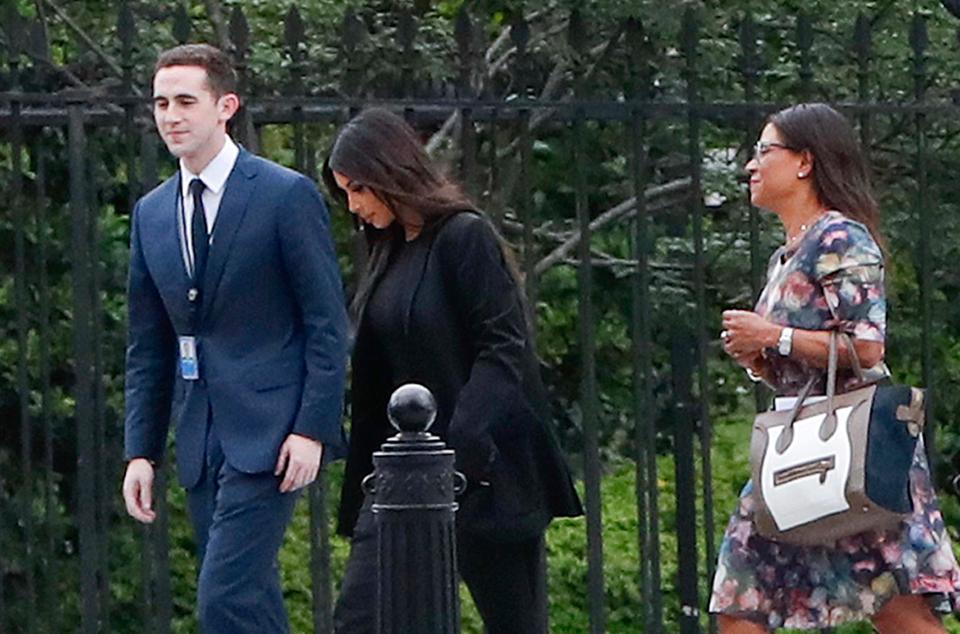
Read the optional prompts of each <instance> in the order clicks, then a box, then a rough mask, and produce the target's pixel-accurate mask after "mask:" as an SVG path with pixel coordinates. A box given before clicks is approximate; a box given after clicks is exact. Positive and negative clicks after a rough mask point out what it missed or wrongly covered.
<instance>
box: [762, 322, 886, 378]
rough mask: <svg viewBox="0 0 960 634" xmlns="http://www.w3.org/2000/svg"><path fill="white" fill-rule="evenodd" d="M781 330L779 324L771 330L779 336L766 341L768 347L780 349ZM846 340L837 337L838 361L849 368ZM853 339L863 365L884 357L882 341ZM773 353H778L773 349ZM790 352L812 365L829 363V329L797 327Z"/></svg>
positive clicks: (822, 366) (794, 357) (841, 365)
mask: <svg viewBox="0 0 960 634" xmlns="http://www.w3.org/2000/svg"><path fill="white" fill-rule="evenodd" d="M782 330H783V329H782V328H781V327H779V326H777V327H776V328H775V330H771V333H774V334H775V335H776V337H775V338H773V337H771V338H770V340H769V345H767V348H768V349H770V348H772V349H773V350H776V349H777V347H778V343H779V341H780V333H781V332H782ZM847 341H848V339H847V338H846V337H840V338H838V339H837V364H838V366H839V367H842V368H849V367H852V365H853V364H852V363H851V360H850V353H849V350H848V347H847ZM852 341H853V347H854V350H855V351H856V353H857V358H858V359H859V361H860V366H861V367H863V368H871V367H873V366H875V365H877V364H878V363H880V362H881V361H882V360H883V352H884V345H883V343H882V342H879V341H866V340H863V339H852ZM768 354H769V353H768ZM774 354H777V353H776V352H774ZM789 356H790V358H791V359H796V360H797V361H800V362H802V363H804V364H806V365H809V366H813V367H817V368H825V367H827V363H828V361H829V358H830V331H829V330H802V329H799V328H795V329H794V331H793V343H792V346H791V350H790V355H789Z"/></svg>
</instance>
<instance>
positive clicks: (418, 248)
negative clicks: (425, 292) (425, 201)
mask: <svg viewBox="0 0 960 634" xmlns="http://www.w3.org/2000/svg"><path fill="white" fill-rule="evenodd" d="M429 247H430V244H429V241H427V240H420V239H416V240H412V241H410V242H407V241H406V240H403V239H397V240H395V241H394V244H393V245H392V251H391V253H390V260H389V262H388V263H387V268H386V270H385V271H384V272H383V274H382V275H381V276H380V279H379V280H378V281H377V286H376V288H374V289H373V292H372V293H371V294H370V299H369V300H367V305H366V307H365V309H364V310H365V318H366V320H367V323H368V326H369V329H368V333H369V334H368V336H369V337H370V338H371V340H372V341H373V342H374V345H376V346H377V347H379V348H380V349H381V350H382V351H383V356H382V359H383V361H384V362H385V364H386V366H387V367H386V368H385V369H384V370H385V372H388V373H389V376H390V381H391V383H392V384H393V385H397V386H399V385H402V384H403V383H405V382H406V380H405V377H404V376H402V373H400V372H398V370H399V367H400V366H401V365H402V364H399V363H397V362H396V361H397V360H398V359H402V358H404V356H406V355H407V354H408V351H407V341H406V339H405V336H404V316H405V312H406V310H405V306H404V301H403V298H404V289H408V288H412V287H413V286H415V285H416V283H417V282H418V281H419V278H420V272H421V269H422V268H423V267H422V265H420V266H418V263H420V262H422V261H423V257H424V254H423V253H422V252H423V251H424V250H425V249H429Z"/></svg>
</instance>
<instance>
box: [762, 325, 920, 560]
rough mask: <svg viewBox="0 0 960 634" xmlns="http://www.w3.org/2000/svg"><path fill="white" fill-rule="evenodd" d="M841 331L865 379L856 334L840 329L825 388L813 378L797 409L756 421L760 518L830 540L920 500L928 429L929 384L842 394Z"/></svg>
mask: <svg viewBox="0 0 960 634" xmlns="http://www.w3.org/2000/svg"><path fill="white" fill-rule="evenodd" d="M839 337H846V341H845V343H846V345H847V349H848V350H850V352H851V365H852V366H853V369H854V372H855V374H856V376H857V377H858V378H861V379H862V377H863V372H862V370H861V368H860V364H859V361H858V360H857V358H856V352H855V350H854V347H853V342H852V340H851V339H850V337H849V335H847V334H838V333H836V332H832V333H831V336H830V356H829V361H828V367H827V381H826V398H825V399H820V400H818V401H817V402H813V403H811V402H810V401H811V398H810V397H809V392H810V391H811V388H812V386H813V384H814V380H815V379H813V378H812V379H811V380H810V381H809V382H808V383H807V384H806V386H805V387H804V389H803V390H802V391H801V393H800V395H799V396H798V397H797V399H796V401H795V404H794V406H793V407H792V408H791V409H785V410H782V411H772V412H764V413H762V414H759V415H758V416H757V417H756V419H755V421H754V426H753V433H752V438H751V446H750V461H751V466H752V471H753V487H754V495H755V500H756V504H755V516H754V521H755V524H756V526H757V530H758V531H759V533H760V534H761V535H763V536H764V537H766V538H768V539H772V540H775V541H781V542H786V543H794V544H805V545H831V544H834V543H835V542H836V541H837V540H838V539H841V538H843V537H847V536H849V535H854V534H857V533H861V532H863V531H866V530H883V529H889V528H896V527H897V526H898V525H899V524H900V522H901V521H902V520H903V518H904V517H905V516H906V515H907V514H909V513H910V512H912V510H913V503H912V500H911V497H910V467H911V465H912V463H913V455H914V451H915V450H916V444H917V439H918V438H919V436H920V433H921V432H922V430H923V422H924V391H923V390H921V389H918V388H914V387H910V386H906V385H889V384H883V383H874V384H870V385H864V386H862V387H857V388H856V389H854V390H851V391H848V392H845V393H842V394H837V393H836V386H837V343H838V342H837V340H838V338H839Z"/></svg>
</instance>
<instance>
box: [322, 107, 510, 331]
mask: <svg viewBox="0 0 960 634" xmlns="http://www.w3.org/2000/svg"><path fill="white" fill-rule="evenodd" d="M333 172H338V173H341V174H344V175H346V176H348V177H349V178H350V180H352V181H354V182H356V183H358V184H360V185H363V186H364V187H367V188H368V189H369V190H370V191H371V192H372V193H373V194H374V195H375V196H377V197H378V198H379V199H380V200H382V201H383V202H384V203H385V204H386V205H387V206H388V207H389V208H390V210H391V211H393V213H394V215H395V216H396V218H397V221H396V222H393V223H392V224H391V225H390V226H389V227H387V229H384V230H377V229H374V228H373V227H372V226H369V225H361V228H362V229H363V231H364V236H365V238H366V241H367V247H368V250H369V257H368V259H367V266H366V270H364V271H363V273H362V274H361V276H360V279H359V280H358V283H357V289H356V292H355V294H354V298H353V301H352V302H351V312H352V313H353V317H354V319H355V320H358V319H359V318H360V315H361V314H362V312H363V308H364V306H365V305H366V303H367V300H368V299H369V297H370V293H371V292H372V291H373V287H374V285H375V284H376V281H377V279H378V278H379V276H380V274H381V273H382V272H383V271H384V270H385V269H386V266H387V262H388V260H389V257H390V251H391V250H392V245H393V244H395V241H396V240H400V239H403V235H404V230H403V225H404V224H411V223H413V224H416V225H417V226H418V227H419V228H420V231H426V230H429V229H430V228H431V227H432V226H434V225H437V224H439V223H440V222H442V221H443V220H444V219H446V218H449V217H450V216H451V215H453V214H456V213H459V212H462V211H473V212H474V213H478V214H480V215H483V214H482V212H480V210H479V209H478V208H477V206H476V205H475V204H474V203H473V202H472V201H471V200H470V198H469V197H468V196H466V195H465V194H464V193H463V190H462V189H461V188H460V186H459V185H457V183H455V182H454V181H453V180H451V179H450V178H448V177H447V176H446V175H444V174H443V173H442V172H441V170H440V169H439V168H438V167H437V166H436V165H435V164H434V162H433V161H432V160H431V159H430V157H429V156H428V155H427V152H426V150H425V149H424V147H423V144H422V143H421V142H420V139H419V138H418V137H417V133H416V132H415V131H414V130H413V128H412V127H410V125H409V124H408V123H407V122H406V121H404V120H403V118H401V117H399V116H397V115H395V114H394V113H392V112H390V111H389V110H385V109H383V108H368V109H366V110H363V111H362V112H360V113H359V114H358V115H357V116H356V117H354V118H353V119H351V120H350V121H349V122H348V123H347V124H346V125H344V126H343V128H341V130H340V132H339V134H338V135H337V138H336V140H335V141H334V143H333V147H332V148H331V150H330V154H329V155H328V157H327V160H326V161H324V164H323V180H324V181H325V183H326V185H327V189H328V190H329V191H330V193H331V195H333V196H334V197H335V198H337V199H338V200H339V201H340V202H341V203H343V204H346V200H347V197H346V194H345V193H344V192H343V190H341V189H340V187H339V186H338V185H337V182H336V180H334V178H333ZM498 238H499V235H498ZM500 243H501V248H502V249H504V256H505V258H506V261H507V264H508V266H509V268H510V269H511V273H513V274H514V277H515V279H516V269H515V267H514V266H513V259H512V257H511V255H510V252H509V250H508V249H507V248H506V245H505V244H504V243H503V240H502V239H501V240H500Z"/></svg>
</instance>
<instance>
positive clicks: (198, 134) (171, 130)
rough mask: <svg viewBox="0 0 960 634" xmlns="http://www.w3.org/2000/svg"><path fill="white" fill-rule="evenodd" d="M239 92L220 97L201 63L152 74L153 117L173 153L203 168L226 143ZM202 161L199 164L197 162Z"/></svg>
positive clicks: (188, 162)
mask: <svg viewBox="0 0 960 634" xmlns="http://www.w3.org/2000/svg"><path fill="white" fill-rule="evenodd" d="M238 106H239V102H238V99H237V96H236V95H234V94H232V93H228V94H225V95H222V96H220V97H217V96H215V95H214V94H213V92H212V91H211V90H210V86H209V83H208V81H207V71H206V70H205V69H203V68H201V67H200V66H168V67H167V68H161V69H160V70H158V71H157V74H156V75H155V76H154V78H153V117H154V120H155V121H156V123H157V131H158V132H159V133H160V136H161V138H163V140H164V142H165V143H166V144H167V149H169V150H170V153H171V154H173V155H174V156H176V157H178V158H181V159H183V160H184V161H185V162H186V163H187V166H188V167H190V168H191V171H193V166H191V163H193V164H194V165H196V166H197V167H200V168H202V167H203V166H205V165H206V163H207V162H209V160H210V159H212V158H213V157H214V156H215V155H216V153H217V152H218V151H219V149H220V148H221V147H222V146H223V142H222V139H223V137H224V135H225V134H226V123H227V121H228V120H229V119H230V117H232V116H233V114H234V113H235V112H236V110H237V107H238ZM198 163H199V165H197V164H198Z"/></svg>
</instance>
